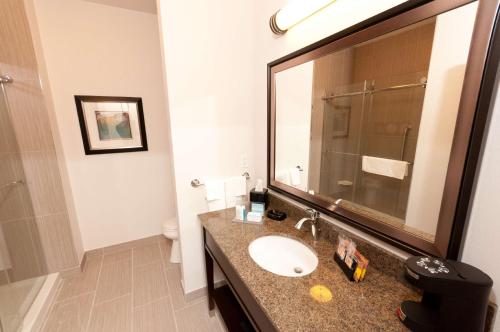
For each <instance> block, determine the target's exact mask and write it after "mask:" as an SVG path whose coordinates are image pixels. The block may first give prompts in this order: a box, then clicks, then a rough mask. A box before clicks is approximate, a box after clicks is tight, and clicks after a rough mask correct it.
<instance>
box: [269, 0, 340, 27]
mask: <svg viewBox="0 0 500 332" xmlns="http://www.w3.org/2000/svg"><path fill="white" fill-rule="evenodd" d="M334 1H335V0H290V1H289V2H288V3H287V4H286V5H285V6H284V7H283V8H281V9H279V10H278V11H277V12H276V13H274V15H273V16H271V18H270V19H269V26H270V27H271V31H272V32H274V33H275V34H277V35H282V34H284V33H285V32H287V31H288V29H289V28H290V27H292V26H294V25H295V24H297V23H299V22H301V21H303V20H305V19H306V18H308V17H309V16H311V15H313V14H314V13H316V12H318V11H320V10H321V9H323V8H325V7H326V6H328V5H329V4H331V3H332V2H334Z"/></svg>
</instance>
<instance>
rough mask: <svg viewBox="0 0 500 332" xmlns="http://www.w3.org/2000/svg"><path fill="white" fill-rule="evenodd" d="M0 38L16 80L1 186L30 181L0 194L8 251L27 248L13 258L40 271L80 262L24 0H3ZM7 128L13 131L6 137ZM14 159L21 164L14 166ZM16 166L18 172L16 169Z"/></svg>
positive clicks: (1, 124)
mask: <svg viewBox="0 0 500 332" xmlns="http://www.w3.org/2000/svg"><path fill="white" fill-rule="evenodd" d="M0 40H2V42H1V43H0V73H1V74H3V75H5V74H8V75H10V76H12V77H13V79H14V82H13V83H9V84H5V89H6V93H7V102H8V105H9V108H10V117H7V116H6V115H5V114H2V116H1V117H0V129H1V130H2V135H3V136H2V137H1V140H2V143H0V154H4V156H6V155H9V157H10V158H4V159H5V160H9V161H8V162H5V163H3V165H1V166H0V167H4V168H5V170H9V171H10V172H11V173H10V177H9V175H8V174H9V172H4V170H3V169H2V172H1V174H7V178H4V176H3V175H2V176H0V181H1V182H0V185H2V184H3V183H8V182H10V181H12V179H22V178H23V177H24V179H25V182H26V184H25V185H21V186H16V189H15V190H11V192H10V193H9V194H8V195H6V196H8V197H3V196H0V200H1V201H0V218H1V220H0V223H1V226H2V230H3V232H4V236H5V238H6V239H8V240H7V242H8V243H7V245H8V247H9V251H10V252H23V251H24V252H26V254H23V255H19V256H20V257H11V259H12V260H14V261H15V260H16V259H17V260H19V262H18V265H19V266H21V265H22V266H24V267H25V269H30V268H34V267H35V266H37V264H38V266H39V269H40V270H38V271H36V272H38V273H40V272H44V271H46V272H55V271H61V270H64V269H68V268H72V267H76V266H77V265H78V258H77V253H76V250H75V246H74V241H73V235H72V230H71V225H70V221H69V217H68V210H67V206H66V202H65V196H64V192H63V186H62V180H61V174H60V169H59V165H58V160H57V156H56V149H55V145H54V140H53V136H52V132H51V127H50V122H49V115H48V112H47V109H46V106H45V103H44V99H43V95H42V90H41V86H40V80H39V75H38V69H37V62H36V58H35V52H34V49H33V42H32V38H31V34H30V30H29V25H28V21H27V17H26V13H25V9H24V6H23V1H19V0H2V1H0ZM9 128H11V135H10V137H5V136H8V132H9V130H8V129H9ZM15 163H21V165H18V166H19V167H15ZM15 169H17V170H18V171H17V172H18V174H14V173H12V172H13V170H15ZM19 170H20V171H19ZM19 172H21V174H19ZM28 230H29V231H28ZM27 234H29V235H30V236H27ZM28 252H30V253H36V255H33V254H31V255H29V254H27V253H28ZM11 256H15V255H12V254H11ZM30 256H31V257H30ZM36 256H42V257H36ZM13 265H14V263H13ZM19 273H21V274H22V275H20V276H18V278H21V279H24V278H23V277H26V275H27V274H30V273H34V271H24V270H23V271H22V272H19ZM27 277H29V275H28V276H27ZM0 280H1V275H0Z"/></svg>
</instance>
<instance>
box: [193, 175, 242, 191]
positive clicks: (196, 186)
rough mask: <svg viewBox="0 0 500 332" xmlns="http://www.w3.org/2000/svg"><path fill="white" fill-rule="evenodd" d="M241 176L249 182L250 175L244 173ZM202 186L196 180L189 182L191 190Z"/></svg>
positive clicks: (201, 183)
mask: <svg viewBox="0 0 500 332" xmlns="http://www.w3.org/2000/svg"><path fill="white" fill-rule="evenodd" d="M241 176H244V177H245V178H246V179H247V180H250V174H248V172H244V173H243V174H241ZM203 185H204V183H203V182H201V181H200V180H198V179H193V180H191V187H193V188H198V187H200V186H203Z"/></svg>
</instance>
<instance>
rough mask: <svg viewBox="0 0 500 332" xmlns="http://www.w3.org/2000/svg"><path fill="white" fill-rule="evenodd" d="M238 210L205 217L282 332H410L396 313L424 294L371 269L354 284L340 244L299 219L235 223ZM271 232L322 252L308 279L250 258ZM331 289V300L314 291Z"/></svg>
mask: <svg viewBox="0 0 500 332" xmlns="http://www.w3.org/2000/svg"><path fill="white" fill-rule="evenodd" d="M234 215H235V212H234V208H232V209H226V210H221V211H215V212H208V213H204V214H201V215H199V218H200V220H201V223H202V225H203V227H204V228H205V229H206V230H207V231H208V232H209V233H210V235H211V236H212V237H213V239H214V240H215V242H216V243H217V245H218V246H219V247H220V249H221V250H222V252H223V253H224V254H225V255H226V257H227V258H228V260H229V262H230V263H231V265H232V266H233V268H234V269H235V270H236V272H237V273H238V274H239V276H240V278H241V279H242V280H243V282H244V283H245V284H246V286H247V287H248V289H249V290H250V292H251V293H252V295H253V296H254V298H255V299H256V300H257V302H258V303H259V304H260V305H261V307H262V308H263V310H264V312H266V314H267V315H268V317H269V318H270V319H271V321H272V322H273V323H274V325H275V326H276V328H277V329H278V330H279V331H354V330H356V331H406V330H407V329H406V328H405V327H404V326H403V324H402V323H401V322H400V321H399V319H398V318H397V317H396V315H395V311H396V308H397V307H398V306H399V304H400V303H401V302H402V301H404V300H419V294H418V293H417V292H415V291H414V290H412V289H411V288H408V287H407V286H406V285H404V284H403V283H401V282H399V281H398V280H397V279H396V278H395V277H393V276H390V275H387V274H384V273H381V272H380V271H378V270H376V269H375V268H373V267H370V266H369V267H368V271H367V274H366V277H365V280H364V281H363V282H361V283H353V282H350V281H349V280H348V279H347V277H346V276H345V275H344V273H343V272H342V270H341V269H340V267H339V266H338V265H337V264H336V263H335V261H334V260H333V253H334V251H335V248H334V245H333V244H332V243H331V242H329V241H327V240H325V239H321V240H320V241H318V242H316V243H314V241H313V240H312V237H311V233H310V232H309V231H305V230H301V231H298V230H296V229H295V228H294V225H295V223H296V222H297V220H292V219H290V218H287V219H285V220H284V221H282V222H276V221H273V220H270V219H267V218H266V219H265V221H264V224H262V225H253V224H242V223H235V222H232V220H233V218H234ZM271 234H279V235H283V236H287V237H291V238H294V239H296V240H299V241H301V242H302V243H304V244H306V245H308V246H309V247H310V248H312V249H313V250H314V251H315V252H316V253H317V255H318V259H319V264H318V267H317V268H316V270H315V271H314V272H313V273H311V274H309V275H307V276H304V277H299V278H291V277H282V276H278V275H275V274H273V273H271V272H268V271H265V270H264V269H262V268H260V267H259V266H258V265H257V264H256V263H255V262H254V261H253V260H252V258H251V257H250V255H249V253H248V245H249V244H250V242H252V241H253V240H254V239H256V238H258V237H261V236H264V235H271ZM315 285H323V286H326V287H328V288H329V289H330V291H331V292H332V294H333V298H332V300H331V301H330V302H326V303H319V302H316V301H315V300H313V298H312V297H311V296H310V294H309V289H310V288H311V287H312V286H315Z"/></svg>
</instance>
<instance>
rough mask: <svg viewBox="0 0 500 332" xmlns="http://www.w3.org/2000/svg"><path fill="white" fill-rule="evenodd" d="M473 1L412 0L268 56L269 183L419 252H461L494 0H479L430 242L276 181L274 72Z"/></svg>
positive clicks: (491, 58)
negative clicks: (273, 58)
mask: <svg viewBox="0 0 500 332" xmlns="http://www.w3.org/2000/svg"><path fill="white" fill-rule="evenodd" d="M471 2H474V1H471V0H436V1H428V0H410V1H408V2H405V3H403V4H401V5H399V6H397V7H394V8H392V9H390V10H388V11H385V12H383V13H381V14H378V15H376V16H374V17H372V18H370V19H368V20H366V21H363V22H361V23H359V24H356V25H354V26H352V27H350V28H347V29H345V30H343V31H340V32H338V33H336V34H334V35H332V36H330V37H327V38H325V39H323V40H320V41H318V42H316V43H314V44H312V45H309V46H307V47H305V48H303V49H300V50H298V51H296V52H293V53H291V54H289V55H287V56H284V57H282V58H280V59H278V60H276V61H273V62H271V63H269V64H268V66H267V73H268V75H267V78H268V85H267V109H268V119H267V125H268V140H267V141H268V149H267V179H268V180H267V182H268V183H267V184H268V187H269V188H270V189H272V190H274V191H276V192H278V193H281V194H283V195H286V196H288V197H290V198H292V199H295V200H297V201H299V202H301V203H303V204H305V205H307V206H310V207H313V208H315V209H317V210H318V211H321V212H322V213H325V214H327V215H329V216H331V217H333V218H335V219H337V220H340V221H342V222H345V223H346V224H349V225H351V226H354V227H356V228H358V229H361V230H362V231H364V232H367V233H369V234H371V235H374V236H376V237H378V238H381V239H383V240H384V241H386V242H389V243H391V244H392V245H395V246H397V247H399V248H402V249H403V250H406V251H408V252H410V253H412V254H422V253H423V254H430V255H433V256H439V257H446V258H450V259H458V256H459V253H460V247H461V244H462V239H463V235H464V229H465V224H466V219H467V212H468V208H469V203H470V198H471V191H472V187H473V183H474V178H475V175H476V166H477V164H478V159H479V154H480V150H481V145H482V141H483V134H484V129H485V125H486V121H487V118H488V113H489V109H490V102H491V99H492V94H493V90H494V86H495V79H496V73H497V68H498V62H499V58H500V32H499V29H497V21H498V9H499V1H498V0H479V6H478V10H477V14H476V21H475V25H474V31H473V35H472V40H471V45H470V50H469V56H468V60H467V65H466V70H465V76H464V84H463V87H462V94H461V99H460V104H459V110H458V115H457V122H456V128H455V133H454V137H453V144H452V149H451V154H450V161H449V165H448V171H447V175H446V182H445V187H444V193H443V199H442V202H441V209H440V212H439V221H438V226H437V230H436V237H435V242H434V243H431V242H428V241H426V240H424V239H422V238H420V237H417V236H415V235H412V234H410V233H408V232H405V231H403V230H401V229H398V228H395V227H392V226H390V225H388V224H384V223H382V222H379V221H377V220H375V219H370V218H367V217H364V216H361V215H359V214H355V213H353V212H351V211H349V210H346V209H343V208H341V207H338V206H336V205H335V204H332V203H331V202H329V201H326V200H324V199H321V198H319V197H317V196H314V195H311V194H309V193H307V192H304V191H301V190H298V189H296V188H294V187H291V186H288V185H285V184H283V183H280V182H277V181H275V180H274V165H275V134H276V133H275V122H276V110H275V86H274V83H275V80H274V76H275V74H276V73H278V72H280V71H282V70H285V69H287V68H291V67H294V66H297V65H299V64H302V63H305V62H308V61H311V60H314V59H317V58H319V57H321V56H324V55H327V54H329V53H332V52H334V51H336V50H340V49H343V48H346V47H349V46H352V45H355V44H358V43H361V42H365V41H367V40H370V39H373V38H375V37H378V36H380V35H383V34H385V33H388V32H391V31H394V30H397V29H400V28H403V27H405V26H408V25H411V24H414V23H417V22H419V21H422V20H425V19H427V18H430V17H433V16H436V15H439V14H441V13H444V12H447V11H449V10H452V9H455V8H458V7H460V6H463V5H466V4H468V3H471Z"/></svg>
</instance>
